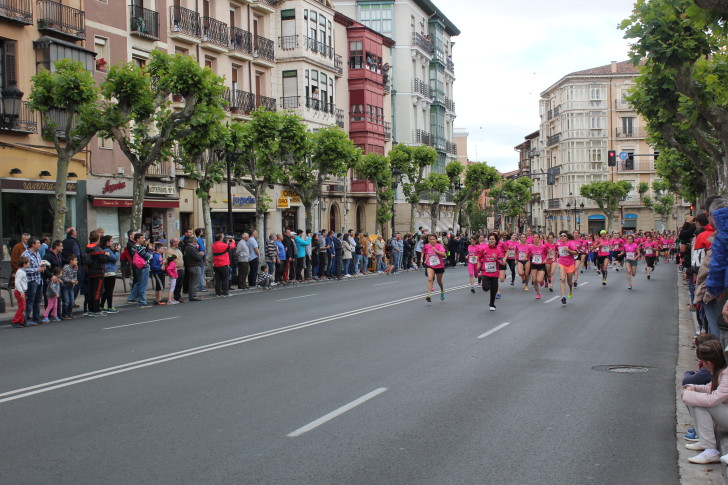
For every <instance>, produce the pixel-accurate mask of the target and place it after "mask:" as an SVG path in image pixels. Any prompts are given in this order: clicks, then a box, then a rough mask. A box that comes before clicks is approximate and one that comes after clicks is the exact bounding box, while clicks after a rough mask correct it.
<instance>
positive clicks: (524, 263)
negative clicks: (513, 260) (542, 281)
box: [518, 259, 528, 266]
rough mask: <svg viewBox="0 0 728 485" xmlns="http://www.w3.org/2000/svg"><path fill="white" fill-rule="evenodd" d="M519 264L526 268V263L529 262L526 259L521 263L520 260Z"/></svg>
mask: <svg viewBox="0 0 728 485" xmlns="http://www.w3.org/2000/svg"><path fill="white" fill-rule="evenodd" d="M518 262H519V263H521V264H522V265H523V266H526V263H528V260H527V259H525V260H523V261H521V260H520V259H519V260H518Z"/></svg>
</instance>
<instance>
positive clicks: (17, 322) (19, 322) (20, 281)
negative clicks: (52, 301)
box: [11, 256, 35, 328]
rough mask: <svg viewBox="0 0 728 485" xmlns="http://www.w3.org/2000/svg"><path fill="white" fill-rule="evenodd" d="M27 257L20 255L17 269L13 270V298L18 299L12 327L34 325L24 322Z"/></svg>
mask: <svg viewBox="0 0 728 485" xmlns="http://www.w3.org/2000/svg"><path fill="white" fill-rule="evenodd" d="M28 263H29V261H28V258H27V257H25V256H21V257H20V258H19V259H18V271H16V272H15V299H16V300H17V301H18V310H17V311H16V312H15V316H14V317H13V321H12V322H11V323H12V324H13V327H15V328H22V327H29V326H33V325H35V323H34V322H28V323H25V292H26V291H28V274H27V273H26V272H25V268H27V267H28Z"/></svg>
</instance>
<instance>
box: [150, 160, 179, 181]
mask: <svg viewBox="0 0 728 485" xmlns="http://www.w3.org/2000/svg"><path fill="white" fill-rule="evenodd" d="M145 175H146V176H147V177H149V178H165V177H174V176H175V168H174V164H173V163H172V162H155V163H154V164H153V165H150V166H149V168H148V169H147V173H146V174H145Z"/></svg>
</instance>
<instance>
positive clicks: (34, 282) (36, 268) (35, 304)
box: [23, 237, 44, 325]
mask: <svg viewBox="0 0 728 485" xmlns="http://www.w3.org/2000/svg"><path fill="white" fill-rule="evenodd" d="M39 249H40V240H38V239H36V238H34V237H31V238H29V239H28V249H27V250H26V251H25V252H24V253H23V256H25V257H26V258H28V266H27V267H26V269H25V273H26V274H27V277H28V290H27V291H26V293H25V296H26V307H25V322H26V323H28V324H29V325H33V324H37V323H38V322H40V302H41V300H43V297H42V294H41V293H42V288H43V279H42V275H43V271H44V268H43V267H42V266H41V264H40V262H41V259H40V254H38V250H39ZM31 312H32V317H33V318H31Z"/></svg>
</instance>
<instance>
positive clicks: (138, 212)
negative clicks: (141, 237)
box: [129, 166, 147, 232]
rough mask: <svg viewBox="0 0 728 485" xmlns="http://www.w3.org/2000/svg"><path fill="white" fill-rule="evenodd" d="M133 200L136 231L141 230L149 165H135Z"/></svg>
mask: <svg viewBox="0 0 728 485" xmlns="http://www.w3.org/2000/svg"><path fill="white" fill-rule="evenodd" d="M133 168H134V174H133V181H134V187H133V194H134V195H133V202H132V207H131V227H130V228H129V229H131V230H132V231H134V232H138V231H141V228H142V210H143V209H144V181H145V180H146V174H147V167H146V166H145V167H144V168H140V167H133Z"/></svg>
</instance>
